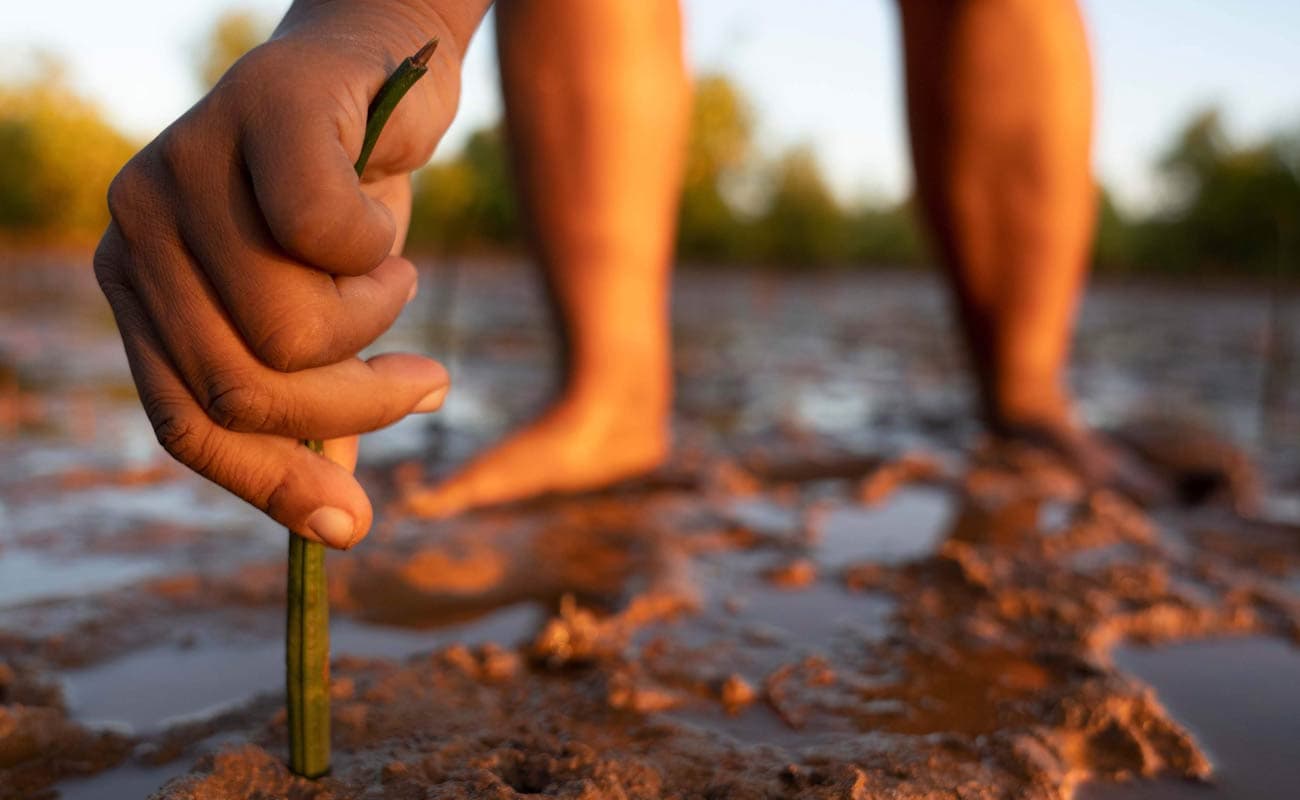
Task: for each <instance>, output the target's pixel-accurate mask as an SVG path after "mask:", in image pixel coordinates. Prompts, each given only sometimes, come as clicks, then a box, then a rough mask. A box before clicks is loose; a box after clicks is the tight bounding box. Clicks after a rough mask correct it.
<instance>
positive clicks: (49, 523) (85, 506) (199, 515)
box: [4, 477, 267, 538]
mask: <svg viewBox="0 0 1300 800" xmlns="http://www.w3.org/2000/svg"><path fill="white" fill-rule="evenodd" d="M175 520H185V522H186V524H188V525H192V526H205V527H210V528H212V529H214V530H228V529H230V528H233V527H236V526H239V525H245V526H250V527H256V526H261V527H267V526H265V525H264V524H263V523H262V520H263V516H262V515H261V513H260V512H258V511H257V510H256V509H254V508H253V507H252V506H249V505H246V504H244V503H242V502H240V501H239V500H236V499H235V498H233V497H231V496H230V495H228V494H226V493H225V492H223V491H222V490H220V489H218V488H216V487H214V486H212V485H211V484H208V483H205V482H203V481H202V480H200V479H199V478H197V477H195V478H186V479H183V480H175V481H168V482H166V483H157V484H151V485H147V486H131V487H123V486H109V487H98V488H94V489H86V490H83V491H75V492H59V493H57V494H53V495H50V496H48V497H45V498H42V499H39V500H32V501H26V502H13V503H11V504H10V505H9V506H8V509H7V513H6V514H5V527H6V529H7V530H5V531H4V536H5V537H6V538H9V537H17V536H21V535H23V534H31V533H38V532H41V531H55V530H57V531H65V532H67V531H78V530H88V531H94V532H96V533H103V532H113V531H120V530H127V529H129V528H131V527H133V526H136V525H139V524H140V523H142V522H173V521H175Z"/></svg>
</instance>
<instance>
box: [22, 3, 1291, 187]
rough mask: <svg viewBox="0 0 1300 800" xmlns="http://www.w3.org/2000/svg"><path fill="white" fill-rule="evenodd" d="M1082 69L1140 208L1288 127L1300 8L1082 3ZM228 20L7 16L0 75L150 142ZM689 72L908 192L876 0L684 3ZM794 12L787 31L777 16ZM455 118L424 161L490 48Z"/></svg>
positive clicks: (164, 13) (891, 49)
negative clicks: (1222, 140) (1206, 143)
mask: <svg viewBox="0 0 1300 800" xmlns="http://www.w3.org/2000/svg"><path fill="white" fill-rule="evenodd" d="M1081 2H1082V4H1083V6H1084V12H1085V16H1086V17H1087V19H1088V23H1089V28H1090V30H1091V35H1092V42H1093V48H1094V59H1095V62H1096V66H1097V82H1098V86H1097V90H1098V100H1099V109H1098V112H1099V118H1098V128H1097V134H1098V139H1097V152H1096V165H1097V169H1098V171H1099V173H1100V175H1101V177H1102V179H1103V180H1105V181H1106V182H1107V183H1108V184H1110V185H1111V186H1113V187H1114V188H1115V189H1116V190H1117V192H1118V195H1119V198H1120V200H1121V201H1122V202H1124V203H1125V204H1127V205H1130V206H1141V205H1144V204H1146V203H1148V202H1149V201H1150V199H1151V197H1152V196H1153V191H1154V187H1153V182H1152V180H1151V176H1150V172H1149V169H1148V167H1149V164H1150V162H1151V161H1152V160H1153V158H1154V157H1155V155H1156V154H1157V153H1158V152H1159V151H1160V150H1161V148H1162V147H1163V146H1164V144H1165V143H1166V142H1167V141H1169V139H1170V137H1171V136H1172V134H1173V132H1174V130H1175V128H1176V127H1177V126H1178V125H1181V124H1182V122H1183V121H1184V120H1185V119H1186V118H1187V116H1188V115H1189V114H1191V113H1192V112H1193V111H1194V110H1196V109H1198V108H1201V107H1203V106H1205V105H1207V104H1211V103H1216V104H1218V105H1220V106H1221V107H1222V108H1223V109H1224V110H1225V111H1226V112H1227V118H1228V122H1229V126H1230V128H1231V130H1232V131H1233V132H1234V133H1236V134H1240V135H1242V136H1253V135H1257V134H1261V133H1264V132H1268V131H1270V130H1273V129H1275V128H1278V127H1280V126H1283V125H1292V126H1294V125H1297V124H1300V80H1297V79H1296V76H1298V75H1300V47H1297V46H1296V42H1297V41H1298V40H1300V2H1296V0H1081ZM233 5H239V6H243V7H251V8H255V9H259V10H262V11H264V12H266V13H267V15H268V16H273V15H277V14H278V13H279V12H280V11H281V10H282V9H283V8H284V7H285V6H286V5H287V3H286V2H284V0H187V1H186V2H176V0H108V1H107V2H106V1H105V0H72V2H63V3H54V2H32V0H10V2H7V3H6V6H7V7H6V8H5V10H4V13H3V15H0V70H10V71H11V70H13V69H16V68H18V67H17V59H19V58H21V54H22V53H23V52H24V51H25V52H31V51H30V49H29V48H30V47H31V46H37V47H40V48H42V49H44V50H46V51H49V52H52V53H54V54H55V55H57V56H59V57H61V58H63V59H64V60H65V61H66V62H68V63H69V64H70V65H71V66H72V68H73V72H74V74H75V76H76V82H77V84H78V85H80V86H81V87H82V88H84V89H85V90H86V91H87V92H88V93H89V94H91V95H92V96H94V97H96V98H98V100H99V101H100V102H101V103H102V104H103V106H104V107H105V108H106V109H107V110H108V112H109V113H110V115H111V116H112V118H113V119H114V120H115V121H117V122H118V123H119V124H120V125H122V126H124V127H125V128H127V129H128V130H131V131H133V132H135V133H137V134H140V135H142V136H145V135H152V133H154V132H156V131H158V130H160V129H161V128H162V127H163V126H165V125H166V124H167V123H168V122H169V121H170V120H171V119H172V118H174V117H176V116H177V115H178V114H180V113H181V112H182V111H183V110H184V109H185V108H186V107H187V106H188V105H189V104H190V103H192V102H193V101H194V99H195V97H196V94H197V91H198V87H197V85H196V83H195V81H194V78H193V73H194V69H193V66H192V65H193V60H192V55H191V54H192V51H193V49H194V47H195V45H196V43H198V42H200V41H201V40H202V37H203V33H204V31H205V30H206V29H207V27H208V26H209V25H210V24H211V22H212V20H213V19H214V18H215V17H216V16H217V15H218V14H219V13H220V12H221V11H222V10H223V9H224V8H228V7H231V6H233ZM684 6H685V9H686V17H687V25H688V32H687V39H688V57H689V59H690V61H691V63H692V64H693V65H694V66H695V67H696V68H697V69H706V70H720V71H723V72H726V73H727V74H729V75H731V76H732V77H734V78H735V79H736V80H738V81H739V83H740V84H741V85H742V86H743V87H744V88H745V89H746V91H747V92H748V94H749V95H750V97H751V98H752V99H753V101H754V102H755V104H756V105H757V107H758V111H759V118H760V121H761V125H762V129H761V141H762V143H763V144H764V146H765V147H767V148H768V149H769V150H772V151H775V150H777V149H779V148H782V147H785V146H788V145H791V144H795V143H800V142H811V143H812V144H813V145H814V146H815V147H816V149H817V151H818V153H819V154H820V156H821V158H822V161H823V166H825V167H826V172H827V174H828V177H829V178H830V179H831V181H832V183H833V184H834V186H835V188H836V190H837V191H838V192H839V193H840V194H841V195H844V196H853V195H861V194H869V195H875V196H882V197H888V198H896V197H900V196H902V195H903V194H905V193H906V192H907V190H908V187H909V185H910V177H909V167H908V162H907V148H906V139H905V130H904V125H903V106H902V101H901V97H902V95H901V87H900V79H899V73H900V69H899V67H900V59H899V48H898V42H897V19H896V16H897V15H896V11H895V8H894V4H893V2H892V0H818V2H803V3H795V4H792V3H790V2H789V1H788V0H684ZM792 8H793V9H797V11H796V13H794V14H793V15H792V14H791V13H789V12H790V9H792ZM463 86H464V89H463V95H462V96H463V100H462V105H461V113H460V116H459V118H458V120H457V123H456V125H455V126H454V127H453V129H452V131H451V133H450V134H449V135H448V139H447V140H446V141H445V142H444V144H443V147H442V148H441V150H440V152H442V153H450V152H454V150H455V148H456V147H457V145H458V144H459V142H461V141H463V139H464V137H465V135H466V134H467V133H468V131H470V130H472V129H473V128H474V127H477V126H479V125H482V124H484V123H485V122H488V121H490V120H492V119H495V118H496V116H497V115H498V113H499V109H500V100H499V96H498V93H497V88H496V76H495V55H494V53H493V42H492V36H491V31H490V30H488V29H485V30H483V31H481V32H480V34H479V36H478V37H477V38H476V40H475V43H474V45H473V46H472V47H471V49H470V52H469V56H468V59H467V63H466V65H465V71H464V80H463Z"/></svg>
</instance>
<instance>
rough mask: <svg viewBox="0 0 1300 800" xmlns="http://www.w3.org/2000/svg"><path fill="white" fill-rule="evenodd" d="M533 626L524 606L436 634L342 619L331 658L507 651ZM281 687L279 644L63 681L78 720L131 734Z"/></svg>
mask: <svg viewBox="0 0 1300 800" xmlns="http://www.w3.org/2000/svg"><path fill="white" fill-rule="evenodd" d="M536 619H537V611H536V610H535V609H534V608H532V607H531V606H527V605H516V606H510V607H508V608H504V609H502V610H500V611H497V612H496V613H493V614H490V615H488V616H486V617H482V618H480V619H478V620H475V621H474V622H472V623H468V624H465V625H461V626H454V627H448V628H444V629H441V630H436V631H415V630H410V629H404V628H390V627H382V626H377V625H367V624H364V623H360V622H356V621H354V620H350V619H347V618H340V619H335V620H333V621H332V622H331V624H330V651H331V654H332V655H333V656H334V657H336V658H337V657H339V656H343V655H353V656H364V657H372V658H403V657H405V656H409V655H413V654H415V653H419V652H424V651H429V650H434V649H436V648H438V647H442V646H445V645H447V644H451V643H452V642H462V643H465V644H471V645H472V644H480V643H483V642H488V641H493V642H499V643H503V644H507V645H508V644H510V643H512V642H514V641H517V640H518V639H520V638H521V637H523V636H525V635H527V634H528V633H530V632H531V631H533V630H534V629H535V627H536V624H537V623H536ZM283 681H284V643H283V642H282V641H279V640H259V641H254V642H245V643H234V644H232V643H228V642H200V643H199V644H196V645H194V646H192V647H189V648H177V647H158V648H153V649H149V650H144V651H140V652H136V653H132V654H130V655H127V656H125V657H123V658H119V659H116V660H114V661H110V662H107V663H104V664H99V665H96V666H93V667H89V668H86V669H81V670H73V671H69V672H67V673H64V689H65V692H66V696H67V697H68V701H69V706H70V708H71V710H72V712H73V714H74V715H75V716H76V717H77V718H78V719H79V720H81V721H82V722H84V723H86V724H90V725H102V726H110V727H116V728H125V729H126V730H128V731H134V732H139V731H146V730H158V729H162V728H165V727H167V725H168V724H170V723H175V722H178V721H180V720H183V719H194V718H202V717H207V716H211V715H212V714H215V713H217V712H219V711H222V710H224V709H227V708H230V707H232V706H236V705H238V704H240V703H243V702H245V701H246V700H248V699H249V698H251V697H253V696H254V695H257V694H259V693H261V692H271V691H276V690H278V689H279V687H280V686H281V684H282V683H283Z"/></svg>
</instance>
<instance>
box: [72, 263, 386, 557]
mask: <svg viewBox="0 0 1300 800" xmlns="http://www.w3.org/2000/svg"><path fill="white" fill-rule="evenodd" d="M111 271H112V270H111V268H106V269H105V268H100V267H98V266H97V273H101V272H102V273H108V272H111ZM101 285H102V286H103V287H104V293H105V295H106V296H107V297H108V300H109V304H110V305H111V306H112V308H113V315H114V317H115V319H116V320H117V324H118V328H119V330H120V331H121V333H122V341H123V344H124V346H125V348H126V355H127V361H128V362H129V364H130V367H131V376H132V378H133V379H134V380H135V384H136V387H137V388H138V389H139V392H140V398H141V401H142V403H143V404H144V408H145V412H146V413H147V414H148V416H149V421H150V423H151V424H152V425H153V428H154V431H155V433H156V434H157V436H158V441H159V443H160V444H161V445H162V446H163V448H164V449H166V450H167V452H168V453H170V454H171V455H172V456H173V457H174V458H176V459H177V460H178V461H180V462H181V463H183V464H185V465H186V466H188V467H189V468H190V469H193V470H194V471H195V472H197V473H199V474H200V475H202V476H203V477H205V478H207V479H209V480H211V481H213V482H214V483H217V484H218V485H220V486H223V487H225V488H226V489H228V490H230V491H231V492H233V493H234V494H235V495H237V496H239V497H241V498H243V499H244V500H246V501H247V502H249V503H251V504H252V505H254V506H256V507H257V508H259V509H261V510H262V511H264V512H265V513H266V514H268V515H269V516H270V517H271V518H273V519H275V520H276V521H277V522H279V523H280V524H282V525H284V526H286V527H288V528H289V529H290V530H292V531H294V532H295V533H297V534H299V535H300V536H303V537H304V538H306V539H310V540H313V541H318V542H322V543H323V544H326V545H329V546H330V547H337V548H347V547H350V546H352V545H353V544H355V543H356V542H357V541H359V540H360V539H361V538H362V537H363V536H364V535H365V533H366V532H367V531H368V530H369V528H370V523H371V521H372V516H373V511H372V509H371V506H370V500H369V498H367V497H366V494H365V492H364V491H363V490H362V488H361V486H360V484H358V483H357V481H356V479H355V478H354V477H353V476H352V475H351V473H350V472H349V471H348V470H347V469H344V468H343V467H342V466H340V465H338V464H335V463H333V462H332V461H331V460H329V459H328V458H325V457H323V456H321V455H318V454H316V453H314V452H312V451H311V450H310V449H309V448H306V447H303V446H302V445H301V444H299V443H298V442H296V441H294V440H292V439H285V438H281V437H276V436H267V435H262V434H246V433H233V432H231V431H227V430H224V429H222V428H220V427H219V426H217V425H215V424H213V422H212V421H211V420H209V419H208V418H207V416H206V415H205V414H204V413H203V411H202V409H200V408H199V406H198V404H197V403H196V402H195V401H194V399H193V398H192V397H191V396H190V394H189V392H188V391H187V389H186V387H185V384H184V383H183V381H182V380H181V379H180V376H179V375H178V374H177V373H176V371H175V370H174V369H173V368H172V366H171V364H170V363H169V361H168V359H167V356H166V354H165V352H164V351H163V348H162V346H161V344H160V343H159V341H158V340H157V338H156V337H155V336H154V334H153V331H152V330H151V329H150V326H149V322H148V319H147V317H146V316H145V312H144V309H143V307H142V306H141V305H140V303H139V301H138V300H137V298H136V297H135V296H134V294H133V293H132V291H131V290H130V288H129V286H128V285H127V284H126V283H125V282H124V281H119V280H116V279H115V278H112V277H108V278H104V277H101Z"/></svg>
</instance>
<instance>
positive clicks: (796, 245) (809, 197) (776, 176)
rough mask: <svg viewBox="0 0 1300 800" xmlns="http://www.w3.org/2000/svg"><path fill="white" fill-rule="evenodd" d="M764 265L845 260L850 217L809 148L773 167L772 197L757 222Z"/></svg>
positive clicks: (788, 154)
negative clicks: (848, 218)
mask: <svg viewBox="0 0 1300 800" xmlns="http://www.w3.org/2000/svg"><path fill="white" fill-rule="evenodd" d="M759 231H761V233H762V239H763V244H764V248H763V253H762V257H763V260H765V261H767V262H769V263H775V264H789V265H807V266H825V265H827V264H831V263H835V262H842V261H844V260H845V258H846V256H847V254H848V249H847V244H848V237H847V234H848V225H847V218H846V217H845V215H844V213H843V212H842V211H841V209H840V207H839V204H838V203H836V201H835V197H834V195H832V194H831V191H830V189H829V188H828V187H827V186H826V181H825V179H824V178H823V177H822V172H821V167H820V166H819V165H818V164H817V158H816V156H815V155H813V151H812V149H811V148H808V147H798V148H795V149H794V150H791V151H790V152H788V153H786V154H785V155H784V156H782V157H781V158H780V159H779V160H778V161H777V162H776V164H775V165H774V166H773V168H772V184H771V195H770V196H769V198H768V201H767V209H766V210H765V211H764V213H763V214H762V216H760V217H759Z"/></svg>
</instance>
